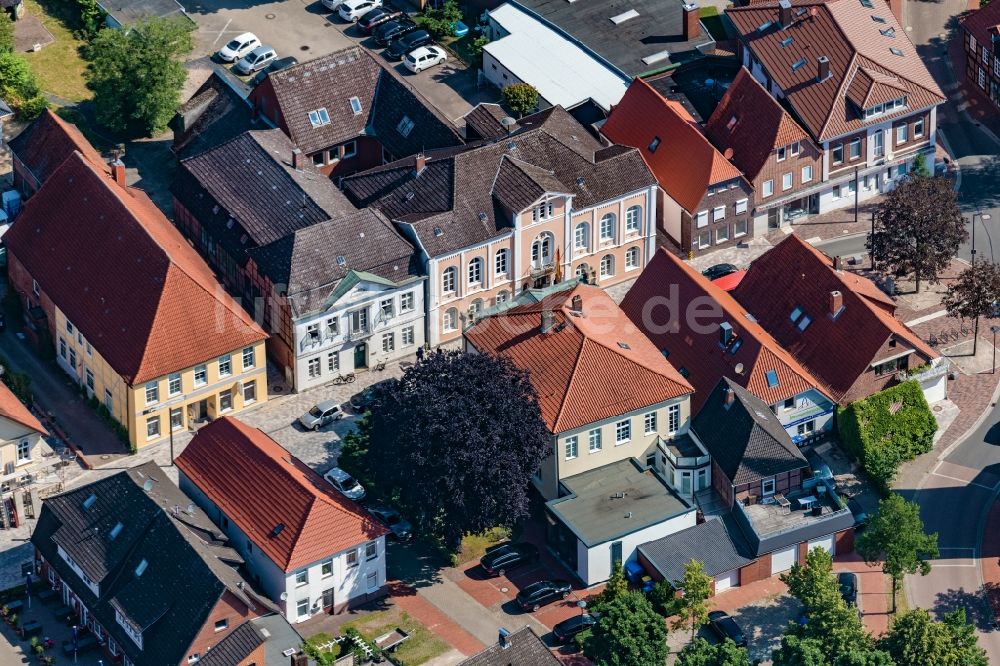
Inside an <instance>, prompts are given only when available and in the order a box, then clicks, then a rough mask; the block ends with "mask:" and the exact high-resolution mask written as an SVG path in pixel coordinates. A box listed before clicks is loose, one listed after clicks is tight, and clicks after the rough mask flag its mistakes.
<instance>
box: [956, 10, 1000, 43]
mask: <svg viewBox="0 0 1000 666" xmlns="http://www.w3.org/2000/svg"><path fill="white" fill-rule="evenodd" d="M961 22H962V27H963V28H965V29H966V30H967V31H968V32H970V33H971V34H972V36H973V37H975V38H976V41H977V42H978V44H977V47H976V48H977V49H979V50H982V48H983V47H984V46H988V47H990V50H991V51H993V52H994V54H996V53H997V51H996V48H997V47H996V46H994V45H993V40H994V39H996V38H997V35H1000V4H997V3H993V2H991V3H990V4H988V5H986V6H985V7H981V8H980V9H977V10H976V11H974V12H971V13H969V14H968V15H967V16H965V17H963V18H962V19H961Z"/></svg>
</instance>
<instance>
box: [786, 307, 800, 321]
mask: <svg viewBox="0 0 1000 666" xmlns="http://www.w3.org/2000/svg"><path fill="white" fill-rule="evenodd" d="M801 316H802V308H795V309H794V310H792V314H790V315H788V318H789V319H791V320H792V323H793V324H794V323H795V322H797V321H798V320H799V317H801Z"/></svg>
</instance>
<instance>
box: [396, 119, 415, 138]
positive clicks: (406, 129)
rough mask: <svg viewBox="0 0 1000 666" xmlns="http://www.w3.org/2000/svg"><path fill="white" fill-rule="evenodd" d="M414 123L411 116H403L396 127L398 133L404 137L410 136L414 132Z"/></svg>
mask: <svg viewBox="0 0 1000 666" xmlns="http://www.w3.org/2000/svg"><path fill="white" fill-rule="evenodd" d="M415 124H416V123H414V122H413V121H412V120H410V117H409V116H403V117H402V118H400V120H399V123H398V124H397V125H396V131H397V132H399V133H400V134H401V135H402V136H403V137H408V136H410V132H412V131H413V126H414V125H415Z"/></svg>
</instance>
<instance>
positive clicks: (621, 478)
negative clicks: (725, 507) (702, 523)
mask: <svg viewBox="0 0 1000 666" xmlns="http://www.w3.org/2000/svg"><path fill="white" fill-rule="evenodd" d="M560 483H561V484H562V485H563V486H564V487H565V488H566V490H568V491H569V492H570V493H571V494H570V495H567V496H566V497H559V498H557V499H554V500H550V501H549V502H547V503H546V506H547V507H548V508H549V510H550V511H552V513H553V514H555V515H556V517H558V518H559V519H560V520H561V521H562V522H563V523H564V524H565V525H566V527H568V528H569V529H570V530H572V531H573V533H574V534H576V536H577V538H578V539H580V540H581V541H583V542H584V544H586V545H587V547H588V548H589V547H593V546H596V545H597V544H600V543H605V542H607V541H611V540H612V539H618V538H620V537H623V536H625V535H627V534H631V533H633V532H637V531H639V530H641V529H645V528H647V527H650V526H652V525H656V524H657V523H661V522H663V521H665V520H669V519H670V518H674V517H676V516H680V515H683V514H685V513H687V512H689V511H694V508H693V507H692V506H691V505H690V504H688V503H687V502H686V501H684V499H683V498H682V497H681V496H680V495H678V494H677V493H675V492H674V491H673V489H671V488H670V487H669V486H667V484H666V483H665V482H664V481H663V479H661V478H660V477H659V476H658V475H657V474H656V473H655V472H653V471H652V470H650V469H649V468H647V467H645V466H643V465H641V464H640V463H639V461H638V460H636V459H635V458H629V459H627V460H620V461H618V462H615V463H611V464H610V465H605V466H603V467H598V468H597V469H592V470H590V471H588V472H583V473H581V474H576V475H574V476H571V477H568V478H565V479H563V480H562V481H561V482H560Z"/></svg>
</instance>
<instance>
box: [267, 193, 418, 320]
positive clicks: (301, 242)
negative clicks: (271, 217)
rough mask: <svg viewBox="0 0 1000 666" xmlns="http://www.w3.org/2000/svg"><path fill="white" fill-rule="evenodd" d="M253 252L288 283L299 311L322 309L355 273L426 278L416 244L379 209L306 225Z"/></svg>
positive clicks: (278, 280) (275, 278)
mask: <svg viewBox="0 0 1000 666" xmlns="http://www.w3.org/2000/svg"><path fill="white" fill-rule="evenodd" d="M250 256H251V257H252V258H253V260H254V261H255V262H256V263H257V266H258V269H259V270H260V272H261V273H262V274H264V275H266V276H267V277H268V278H269V279H270V280H271V281H272V282H273V283H274V284H283V285H286V287H285V290H286V293H287V294H288V299H289V301H290V303H291V305H292V308H293V310H294V312H295V314H296V316H301V315H303V314H306V313H309V312H316V311H319V310H320V309H321V308H322V307H323V306H324V303H325V301H326V299H327V298H328V297H329V296H330V294H331V292H332V291H333V290H334V289H335V288H336V287H337V286H338V284H339V283H340V282H341V281H342V280H343V279H344V278H346V277H347V276H348V274H350V273H352V272H353V273H354V274H358V273H364V274H367V275H370V276H376V277H378V278H381V279H382V280H385V281H387V282H390V283H393V284H402V283H406V282H410V281H414V280H418V279H420V278H421V277H423V268H422V263H421V261H420V257H419V255H418V254H417V252H416V249H415V248H414V247H413V245H411V244H410V243H409V242H408V241H407V240H406V239H405V238H403V237H402V236H401V235H400V234H399V232H398V231H396V229H395V227H393V226H392V223H391V222H389V220H387V219H386V218H385V217H384V216H383V215H382V214H381V213H379V212H378V211H377V210H375V209H362V210H359V211H356V212H354V213H352V214H350V215H348V216H347V217H344V218H341V219H337V220H329V221H327V222H321V223H320V224H317V225H314V226H311V227H307V228H305V229H300V230H298V231H296V232H294V233H291V234H289V235H288V236H285V237H284V238H282V239H280V240H277V241H275V242H273V243H270V244H268V245H265V246H263V247H259V248H255V249H253V250H251V251H250ZM341 259H343V265H341V263H340V260H341Z"/></svg>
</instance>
